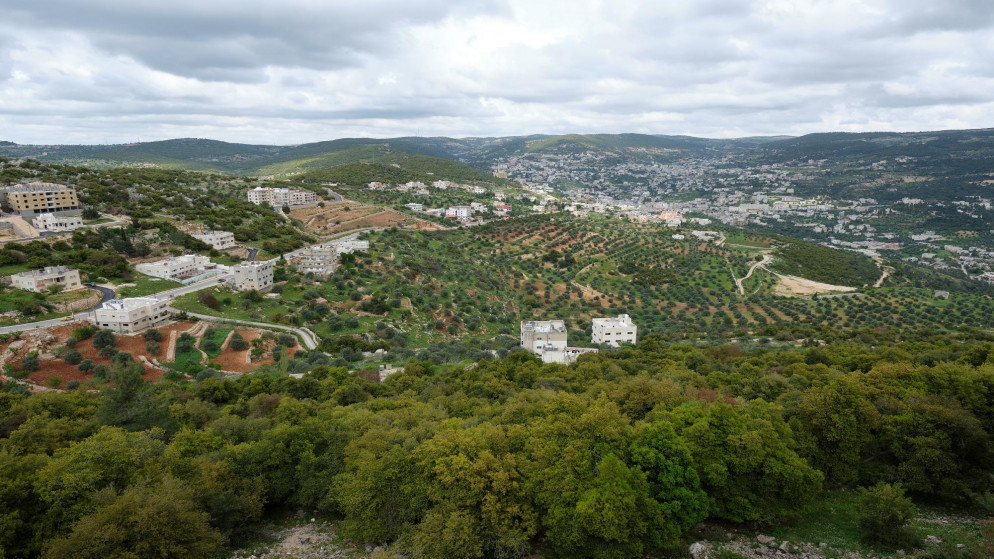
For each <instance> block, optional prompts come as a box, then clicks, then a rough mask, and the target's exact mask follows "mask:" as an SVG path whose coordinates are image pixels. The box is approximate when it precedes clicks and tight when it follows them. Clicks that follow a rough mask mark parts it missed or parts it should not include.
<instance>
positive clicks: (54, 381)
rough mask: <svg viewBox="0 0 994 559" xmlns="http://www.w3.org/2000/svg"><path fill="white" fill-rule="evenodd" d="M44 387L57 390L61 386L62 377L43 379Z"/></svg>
mask: <svg viewBox="0 0 994 559" xmlns="http://www.w3.org/2000/svg"><path fill="white" fill-rule="evenodd" d="M45 386H47V387H49V388H58V387H60V386H62V377H48V378H47V379H45Z"/></svg>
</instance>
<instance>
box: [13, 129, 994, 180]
mask: <svg viewBox="0 0 994 559" xmlns="http://www.w3.org/2000/svg"><path fill="white" fill-rule="evenodd" d="M571 153H593V154H598V155H602V156H618V157H621V158H623V159H624V158H639V157H641V158H647V157H648V158H652V159H655V160H659V161H669V160H674V159H679V158H681V157H687V156H695V155H701V156H704V155H720V154H723V153H734V154H738V155H745V156H747V157H748V158H749V159H751V160H754V161H756V162H769V163H776V162H786V161H794V160H804V159H826V158H831V159H847V158H852V159H859V158H873V157H880V158H885V157H896V156H909V157H935V156H948V157H952V158H956V159H958V160H963V159H969V160H971V161H979V162H980V164H981V165H985V164H988V163H989V162H990V161H991V160H992V158H994V130H992V129H982V130H949V131H938V132H914V133H891V132H880V133H841V132H840V133H822V134H808V135H805V136H800V137H789V136H766V137H750V138H736V139H709V138H695V137H691V136H662V135H647V134H566V135H560V136H546V135H534V136H513V137H501V138H446V137H431V138H422V137H403V138H385V139H370V138H343V139H338V140H330V141H325V142H315V143H309V144H301V145H295V146H271V145H253V144H237V143H229V142H221V141H217V140H207V139H195V138H181V139H176V140H165V141H158V142H142V143H134V144H119V145H18V144H15V143H13V142H7V141H4V142H0V156H7V157H18V158H34V159H39V160H42V161H46V162H52V163H62V164H77V165H86V166H92V167H114V166H141V165H148V166H156V167H161V168H166V169H186V170H194V171H207V172H218V173H227V174H235V175H250V176H291V175H297V174H301V173H307V172H313V171H318V170H322V169H328V168H331V167H336V166H340V165H345V164H350V163H367V164H379V165H392V166H394V167H399V168H402V169H408V170H413V168H414V167H416V168H417V170H418V172H421V171H424V170H425V169H428V168H430V167H431V163H432V161H433V160H448V161H446V162H444V163H443V162H441V161H435V162H436V163H437V164H439V165H443V166H445V167H446V168H447V169H449V170H450V171H451V170H452V168H453V167H452V161H456V162H459V163H461V164H463V165H467V166H470V167H473V168H475V169H476V172H475V175H474V172H471V171H469V170H468V169H462V174H464V175H467V176H477V177H484V176H487V175H489V171H490V170H491V168H492V167H493V166H494V165H495V164H497V163H498V162H501V161H505V160H507V159H508V158H512V157H520V156H525V155H528V154H559V155H565V154H571ZM426 158H434V159H426ZM480 171H482V173H480Z"/></svg>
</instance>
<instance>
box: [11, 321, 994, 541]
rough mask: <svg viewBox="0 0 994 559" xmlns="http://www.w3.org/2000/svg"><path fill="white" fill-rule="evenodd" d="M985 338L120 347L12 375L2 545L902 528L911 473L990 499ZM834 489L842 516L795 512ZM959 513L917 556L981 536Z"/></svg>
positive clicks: (964, 501)
mask: <svg viewBox="0 0 994 559" xmlns="http://www.w3.org/2000/svg"><path fill="white" fill-rule="evenodd" d="M992 357H994V353H992V344H991V338H990V336H989V335H987V334H980V333H979V332H977V333H973V334H971V333H961V334H956V335H950V336H934V335H929V334H921V333H916V332H914V331H906V332H902V333H901V334H900V335H899V336H897V335H882V334H877V333H874V332H873V331H869V330H866V331H862V332H858V333H857V334H856V336H854V337H853V338H852V341H847V342H839V343H831V344H828V345H823V346H820V347H817V346H816V347H808V348H803V347H796V346H790V345H781V344H775V343H774V344H770V343H766V344H765V345H762V344H760V345H753V346H749V347H742V346H739V345H737V344H731V345H720V346H713V347H703V348H701V347H692V346H689V345H668V344H665V343H662V342H661V341H660V340H659V339H654V338H652V337H649V338H647V339H645V340H643V341H642V343H641V344H640V346H639V347H638V348H636V349H625V350H619V351H613V352H607V353H602V354H596V355H588V356H584V357H582V358H581V359H580V362H579V363H578V364H575V365H572V366H569V367H565V366H562V365H555V364H545V365H543V364H542V363H540V362H539V361H538V360H537V359H536V358H534V357H532V356H529V355H527V354H524V353H518V354H513V355H511V356H510V357H508V358H507V359H503V360H497V361H484V362H481V363H479V364H478V365H477V366H475V367H466V366H463V365H459V366H435V365H432V364H431V363H427V362H424V363H418V362H410V363H408V364H407V366H405V367H404V369H403V371H402V372H398V373H395V374H393V375H392V376H390V377H389V378H388V379H387V380H386V381H385V382H383V383H377V382H370V381H367V380H364V378H371V377H368V375H360V376H355V375H351V374H348V373H347V372H346V370H345V369H344V368H336V367H329V366H328V365H327V364H326V360H327V358H326V357H325V356H322V355H321V354H319V353H314V354H312V355H310V356H306V357H299V359H301V360H302V362H305V363H306V372H305V373H304V374H303V376H302V377H301V378H292V377H289V376H285V375H281V374H280V373H279V372H278V371H277V370H275V369H274V370H270V371H262V372H257V373H253V374H248V375H244V376H241V377H238V378H214V377H206V378H204V379H202V380H200V381H199V382H192V381H182V382H174V381H168V380H167V381H163V382H160V383H156V384H146V383H144V382H142V379H141V377H140V373H139V371H140V366H138V365H137V364H135V363H133V362H129V360H128V359H123V358H122V359H118V358H115V360H114V362H115V363H117V365H116V366H115V368H114V369H113V370H112V371H111V373H110V379H111V382H110V383H109V384H108V385H107V386H106V387H104V388H102V389H100V391H99V392H96V391H91V392H87V391H84V390H79V391H75V392H65V393H57V392H49V393H41V394H36V395H28V394H24V393H23V391H18V390H14V391H6V392H4V393H0V467H2V468H3V472H4V475H3V485H2V488H3V491H0V511H2V518H3V522H4V530H3V531H2V532H0V549H2V550H4V552H5V553H6V556H7V557H34V556H38V555H41V556H43V557H46V558H49V559H56V558H69V557H73V558H76V557H108V556H122V557H123V556H132V555H128V554H129V553H130V554H133V553H135V552H136V551H135V550H136V549H137V550H138V556H147V557H152V556H155V557H159V556H169V557H194V558H197V557H201V558H206V557H214V556H217V555H215V553H217V552H218V551H219V550H220V549H222V548H224V547H228V546H241V545H244V544H245V543H246V542H248V541H251V540H252V539H253V538H255V537H256V534H255V532H254V528H255V527H256V526H257V525H258V523H259V522H260V521H261V520H262V519H263V518H265V517H266V515H268V514H270V513H271V512H273V511H277V510H281V509H285V508H289V509H291V510H296V509H304V510H307V511H316V512H314V513H312V512H308V516H309V517H310V516H319V517H321V518H337V519H340V523H339V524H338V531H339V533H340V534H341V535H342V536H343V537H345V538H347V539H348V540H349V541H354V542H360V543H365V542H368V543H369V544H370V545H372V546H385V549H382V550H380V552H381V554H380V555H378V557H401V556H407V557H424V558H440V559H441V558H445V559H449V558H462V557H523V556H527V555H529V554H530V553H532V552H533V551H536V550H538V551H545V550H549V551H552V552H553V553H555V555H556V556H559V557H596V558H619V559H620V558H627V557H643V556H646V555H647V554H651V555H652V556H659V554H660V553H663V552H665V551H666V550H671V553H672V554H667V555H666V556H667V557H670V556H672V557H684V556H686V552H685V550H686V545H687V544H688V542H689V541H694V540H696V539H699V538H700V537H701V532H700V531H697V532H692V530H694V529H695V526H708V525H712V526H720V529H717V528H715V529H714V530H712V532H714V531H715V530H716V531H717V532H720V533H721V534H725V533H726V532H728V531H729V530H738V529H739V527H741V528H743V529H745V530H746V531H747V532H749V533H752V530H753V529H754V527H756V526H768V525H769V523H776V525H778V526H779V527H780V529H782V530H786V531H790V530H797V531H803V530H809V532H808V533H809V534H812V535H811V536H809V537H818V538H822V537H825V536H827V537H830V538H831V539H830V540H829V541H831V542H832V545H833V547H835V546H838V547H837V548H836V549H834V550H833V552H838V551H839V549H842V550H845V549H846V546H857V548H858V546H859V545H861V543H860V541H859V539H858V538H859V537H860V535H861V536H862V537H863V538H864V541H865V543H868V544H872V545H874V546H876V548H877V549H891V550H893V549H896V548H897V547H900V548H901V549H905V550H908V552H913V550H914V548H915V547H916V546H917V545H919V544H918V543H917V542H920V541H921V538H922V537H923V533H924V532H922V530H930V532H928V533H932V532H931V530H932V529H933V528H925V527H922V526H926V525H919V524H917V523H916V521H915V520H914V515H913V513H911V512H910V511H911V510H912V508H911V502H910V500H909V497H910V498H913V499H915V500H917V501H918V502H919V503H920V504H922V505H923V506H927V507H932V506H934V505H935V504H936V503H946V504H956V505H957V506H959V507H960V508H961V510H971V511H982V510H983V509H982V508H979V507H982V505H983V503H989V501H990V498H991V497H990V496H991V491H992V489H994V486H992V484H994V475H992V474H994V468H992V465H994V447H992V442H991V434H992V433H994V363H992ZM373 374H374V375H375V373H373ZM878 484H882V485H878ZM891 484H893V485H891ZM855 486H863V487H874V489H872V490H870V491H866V492H864V493H863V494H862V496H860V494H857V493H854V492H851V491H846V490H845V488H851V487H855ZM840 489H842V490H841V491H840ZM826 499H829V500H830V501H831V502H835V503H836V505H834V506H833V508H832V510H831V513H830V514H831V515H832V518H833V522H840V523H841V524H844V525H846V526H852V527H853V528H851V529H850V528H847V529H846V530H845V531H842V530H840V531H837V532H833V533H831V534H829V533H827V532H825V531H824V527H823V524H824V518H818V519H817V522H816V523H813V524H799V523H803V522H806V521H804V520H803V518H804V514H805V511H806V510H807V507H808V506H809V505H812V504H815V503H822V502H825V500H826ZM971 507H978V508H971ZM929 510H931V509H929ZM881 511H883V513H888V512H889V511H897V512H896V513H895V514H897V516H896V517H890V516H888V517H886V518H884V519H882V520H881V518H880V517H879V516H878V513H880V514H883V513H881ZM702 521H705V522H706V524H704V525H699V523H700V522H702ZM819 523H820V524H819ZM857 525H858V526H861V527H862V532H860V531H859V530H858V529H856V528H855V526H857ZM813 526H822V528H821V529H822V532H817V531H815V532H811V531H810V530H811V529H812V527H813ZM927 526H932V525H931V524H929V525H927ZM974 526H976V525H975V524H974ZM815 529H816V530H817V528H815ZM841 532H845V533H846V534H849V533H851V534H852V536H851V537H852V538H856V539H853V540H846V539H845V538H847V537H850V536H848V535H846V536H839V535H838V534H839V533H841ZM948 533H949V534H951V535H950V536H946V535H945V534H946V533H943V536H944V538H943V539H946V540H948V541H947V543H945V544H944V545H943V546H942V547H938V548H930V549H929V550H928V552H929V553H932V554H931V555H921V557H967V558H974V557H976V558H979V557H982V556H983V555H982V554H983V551H982V550H981V547H980V545H981V543H980V542H979V540H978V539H970V537H968V536H958V537H957V536H955V535H952V534H953V532H952V531H949V532H948ZM949 538H957V539H949ZM815 541H822V540H815ZM958 542H965V543H962V545H963V546H964V547H963V548H957V547H956V544H957V543H958ZM681 548H682V550H683V551H681ZM672 550H676V551H672ZM936 553H937V554H936ZM724 556H728V557H731V555H723V557H724Z"/></svg>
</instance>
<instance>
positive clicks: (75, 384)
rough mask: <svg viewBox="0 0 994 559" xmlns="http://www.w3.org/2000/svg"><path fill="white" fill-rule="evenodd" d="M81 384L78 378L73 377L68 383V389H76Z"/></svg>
mask: <svg viewBox="0 0 994 559" xmlns="http://www.w3.org/2000/svg"><path fill="white" fill-rule="evenodd" d="M80 386H81V383H80V382H79V381H78V380H75V379H73V380H71V381H69V382H67V383H66V390H76V389H77V388H79V387H80Z"/></svg>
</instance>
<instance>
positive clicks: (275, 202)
mask: <svg viewBox="0 0 994 559" xmlns="http://www.w3.org/2000/svg"><path fill="white" fill-rule="evenodd" d="M317 200H318V197H317V195H316V194H314V193H313V192H310V191H307V190H294V189H290V188H253V189H252V190H249V191H248V201H249V202H252V203H253V204H256V205H259V204H264V203H265V204H269V205H270V206H272V207H274V208H279V207H282V206H301V205H304V204H313V203H315V202H317Z"/></svg>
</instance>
